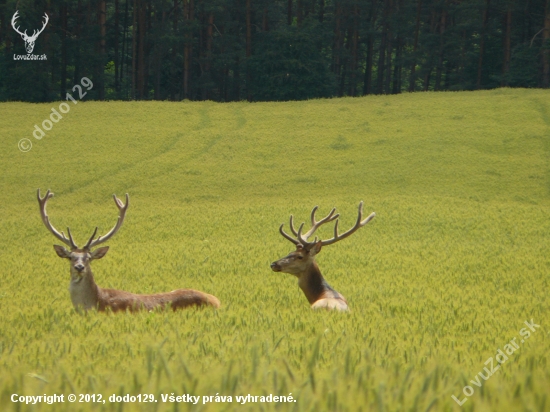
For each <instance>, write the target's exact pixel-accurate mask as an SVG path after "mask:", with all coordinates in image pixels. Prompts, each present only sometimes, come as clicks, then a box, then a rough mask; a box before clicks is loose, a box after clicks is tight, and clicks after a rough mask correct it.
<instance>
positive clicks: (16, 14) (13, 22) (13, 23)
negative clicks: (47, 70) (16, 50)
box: [11, 10, 53, 196]
mask: <svg viewBox="0 0 550 412" xmlns="http://www.w3.org/2000/svg"><path fill="white" fill-rule="evenodd" d="M18 13H19V10H16V11H15V14H14V15H13V17H12V18H11V26H12V27H13V29H14V30H15V31H16V32H17V33H19V34H20V35H21V36H25V37H28V36H27V30H25V32H24V33H21V32H20V31H19V26H18V27H15V20H17V18H18V17H19V16H18ZM52 196H53V193H52Z"/></svg>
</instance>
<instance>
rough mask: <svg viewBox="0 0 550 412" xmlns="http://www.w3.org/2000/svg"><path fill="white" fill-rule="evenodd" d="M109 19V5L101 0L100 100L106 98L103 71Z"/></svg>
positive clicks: (99, 15) (99, 13) (99, 19)
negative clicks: (106, 23)
mask: <svg viewBox="0 0 550 412" xmlns="http://www.w3.org/2000/svg"><path fill="white" fill-rule="evenodd" d="M106 19H107V5H106V1H105V0H100V1H99V12H98V23H99V36H100V37H99V62H98V68H97V72H98V75H99V85H98V98H99V100H105V75H104V73H103V71H104V70H103V67H104V66H105V61H106V51H105V42H106V40H105V36H106V31H107V29H106V26H105V22H106Z"/></svg>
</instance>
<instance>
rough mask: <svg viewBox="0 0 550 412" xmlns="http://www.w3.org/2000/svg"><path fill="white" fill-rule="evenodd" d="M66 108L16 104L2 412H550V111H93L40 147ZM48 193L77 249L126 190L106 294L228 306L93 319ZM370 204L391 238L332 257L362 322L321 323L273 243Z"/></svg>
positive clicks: (340, 104) (8, 106)
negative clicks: (303, 226)
mask: <svg viewBox="0 0 550 412" xmlns="http://www.w3.org/2000/svg"><path fill="white" fill-rule="evenodd" d="M59 103H60V102H58V103H50V104H27V103H2V104H0V133H1V136H2V139H1V143H0V145H1V150H0V172H1V173H0V182H1V186H0V189H1V192H0V193H1V202H0V215H1V220H0V234H1V236H0V250H1V252H0V410H2V411H27V410H28V411H56V412H57V411H351V412H355V411H364V412H366V411H387V412H390V411H411V412H415V411H504V412H506V411H539V412H542V411H550V399H549V395H548V389H549V387H550V359H549V356H550V329H549V325H550V313H549V309H550V305H549V286H550V285H549V283H550V282H549V280H550V275H549V273H550V255H549V252H550V237H549V234H550V218H549V217H550V92H548V91H540V90H511V89H500V90H494V91H484V92H461V93H417V94H404V95H398V96H376V97H365V98H345V99H332V100H312V101H306V102H287V103H256V104H250V103H231V104H217V103H210V102H202V103H194V102H181V103H170V102H155V103H153V102H126V103H124V102H79V103H78V104H77V105H74V104H73V103H70V104H71V106H70V108H71V109H70V112H69V113H67V114H64V115H63V118H62V119H61V120H60V121H59V122H58V123H56V124H54V125H53V128H52V130H50V131H48V132H46V135H45V136H44V137H43V138H42V139H41V140H37V139H35V138H34V137H33V136H32V131H33V128H34V125H35V124H38V125H40V124H41V123H42V121H43V120H45V119H47V118H48V117H49V114H50V113H51V108H56V109H58V106H59ZM23 138H28V139H29V140H31V142H32V144H33V147H32V149H31V150H30V151H29V152H26V153H23V152H21V151H20V150H19V149H18V143H17V142H18V141H19V140H20V139H23ZM37 188H41V189H42V193H44V192H45V190H46V189H51V190H52V191H53V192H54V193H55V197H54V198H52V199H51V200H50V201H49V202H48V213H49V215H50V218H51V221H52V223H53V225H54V226H55V227H57V228H58V229H59V230H65V228H66V227H67V226H69V227H70V228H71V231H72V233H73V235H74V236H75V240H76V241H77V243H80V244H82V243H83V242H85V241H86V240H87V239H88V237H89V236H90V235H91V233H92V231H93V229H94V228H95V226H99V230H100V232H103V233H104V232H106V231H108V230H109V229H110V228H111V227H112V226H113V225H114V224H115V222H116V218H117V213H118V211H117V209H116V207H115V205H114V203H113V200H112V195H113V193H115V194H117V195H118V196H119V197H120V198H123V196H124V194H125V193H129V195H130V207H129V209H128V213H127V215H126V220H125V223H124V225H123V227H122V229H121V230H120V231H119V233H118V234H117V235H116V236H115V237H114V238H113V239H111V240H110V241H109V243H108V246H110V251H109V253H108V254H107V256H106V257H105V258H104V259H102V260H100V261H96V262H93V263H92V269H93V271H94V275H95V278H96V281H97V283H98V284H99V285H100V286H102V287H106V288H116V289H122V290H127V291H131V292H135V293H154V292H163V291H170V290H173V289H177V288H193V289H198V290H202V291H204V292H207V293H211V294H214V295H215V296H217V297H218V298H219V299H220V300H221V302H222V306H221V308H220V309H219V310H214V309H203V310H200V309H199V310H196V309H191V310H185V311H179V312H175V313H174V312H171V311H170V312H151V313H147V312H143V313H139V314H133V315H132V314H129V313H118V314H105V313H97V312H89V313H87V314H85V315H81V314H78V313H77V312H76V311H75V310H74V309H73V307H72V304H71V300H70V297H69V292H68V290H67V288H68V285H69V263H68V262H67V261H66V260H61V259H59V258H58V257H57V255H56V254H55V252H54V250H53V247H52V245H53V244H54V243H59V242H58V241H57V240H56V239H55V238H54V237H53V236H52V235H51V234H50V233H49V232H48V231H47V230H46V228H45V227H44V225H43V224H42V222H41V220H40V215H39V210H38V202H37V200H36V190H37ZM361 200H363V201H364V202H365V208H364V210H365V215H367V214H368V213H370V212H372V211H375V212H376V218H375V219H374V220H373V221H372V222H371V223H369V224H368V225H367V226H365V227H364V228H362V229H360V230H359V231H358V232H356V233H355V234H354V235H353V236H351V237H350V238H348V239H345V240H343V241H341V242H339V243H337V244H336V245H332V246H328V247H326V248H323V250H322V251H321V253H320V254H319V256H318V257H317V262H318V264H319V266H320V268H321V271H322V273H323V274H324V276H325V277H326V279H327V281H328V282H329V283H330V285H331V286H333V287H334V288H335V289H336V290H338V291H339V292H340V293H342V294H343V295H344V296H345V297H346V299H347V300H348V303H349V307H350V309H351V310H350V312H349V313H336V312H328V311H312V310H311V309H310V307H309V304H308V302H307V300H306V298H305V296H304V295H303V293H302V291H301V290H300V289H299V288H298V286H297V281H296V279H295V278H294V277H293V276H291V275H288V274H284V273H275V272H272V271H271V269H270V267H269V264H270V263H271V262H273V261H274V260H277V259H279V258H281V257H283V256H285V255H286V254H287V253H289V252H290V251H292V250H293V245H292V244H291V243H290V242H288V241H287V240H285V239H284V238H283V237H282V236H281V235H280V234H279V232H278V228H279V225H280V224H281V223H283V222H284V223H287V222H288V219H289V216H290V214H293V215H294V217H295V220H296V221H297V222H302V221H307V220H308V219H309V213H310V211H311V209H312V207H313V206H315V205H319V216H321V215H323V214H326V213H328V212H329V211H330V209H331V208H332V207H337V209H338V211H339V212H340V214H341V218H340V227H341V229H342V230H345V229H347V228H348V227H350V226H351V225H352V224H353V223H354V221H355V219H356V216H357V205H358V203H359V202H360V201H361ZM327 226H329V227H325V228H323V229H324V230H323V231H321V235H322V236H324V237H330V236H331V235H332V231H331V229H332V227H331V225H330V224H329V225H327ZM287 227H288V226H287ZM531 320H532V321H533V322H534V323H536V324H537V325H540V327H538V328H536V327H533V329H535V331H531V333H530V337H529V338H528V339H523V338H522V336H523V335H520V331H521V330H522V329H523V330H524V331H525V328H527V326H526V325H525V323H524V322H526V321H529V322H531ZM527 331H529V329H528V328H527ZM513 338H516V340H515V342H516V343H517V346H518V347H517V348H515V349H514V347H513V346H507V347H505V345H507V344H509V342H510V341H511V340H512V339H513ZM520 339H523V340H524V342H521V341H520ZM506 348H508V350H510V351H511V352H510V354H509V355H508V356H507V357H508V359H507V360H506V361H505V362H504V363H502V364H501V365H500V369H499V370H498V371H494V374H493V375H492V376H490V377H489V378H488V379H487V380H484V379H480V378H479V376H480V375H478V373H479V372H482V373H483V374H485V375H487V374H486V373H485V372H484V368H488V369H487V370H489V369H490V368H489V366H487V364H486V361H487V360H488V359H489V358H494V357H495V356H496V355H497V354H498V353H499V352H498V351H499V350H500V351H502V352H503V353H505V351H506ZM510 348H512V349H510ZM500 359H502V356H501V358H500ZM494 365H499V363H498V362H496V360H495V361H494ZM476 377H477V378H476ZM476 379H477V381H479V385H477V384H475V383H472V382H471V381H474V382H476ZM468 386H469V387H470V388H471V390H472V391H473V393H472V392H470V389H468V388H467V387H468ZM465 387H466V389H464V391H463V388H465ZM465 393H466V394H468V395H470V396H466V395H465ZM14 394H15V395H16V399H19V397H20V396H31V395H32V396H38V395H53V394H58V395H59V394H64V396H65V402H64V403H57V404H52V405H50V404H47V403H38V404H35V405H25V404H24V403H23V404H22V403H20V402H12V399H13V396H14ZM69 394H76V395H77V397H78V398H77V402H75V403H69V402H67V396H68V395H69ZM81 394H82V395H84V394H88V395H90V397H89V398H88V399H89V400H92V398H91V395H95V397H96V398H95V399H96V400H97V399H98V398H99V397H101V399H102V400H101V401H100V402H95V403H94V402H87V403H86V402H82V403H81V402H79V399H82V397H80V395H81ZM126 394H129V395H131V396H138V395H140V394H142V399H143V395H147V399H148V400H150V399H152V397H150V395H153V396H154V399H155V400H157V402H137V401H136V402H134V403H116V402H110V401H109V398H110V397H111V396H113V395H115V396H124V395H126ZM186 394H187V395H193V396H200V400H199V402H198V403H197V404H193V403H189V402H179V403H178V402H169V401H167V402H163V399H162V396H163V395H164V396H170V395H174V396H182V395H186ZM248 394H250V395H253V396H258V402H247V403H244V404H243V402H238V401H237V396H246V395H248ZM270 394H271V395H273V396H286V397H288V396H289V395H290V396H292V399H293V400H295V402H259V400H260V398H259V397H260V396H268V395H270ZM99 395H101V396H99ZM206 396H211V398H203V397H206ZM216 396H218V398H216ZM452 396H455V397H456V398H457V400H458V401H463V400H464V399H467V400H466V401H465V402H464V404H463V405H462V406H459V405H458V403H457V402H456V401H455V400H453V398H452ZM222 397H224V398H222ZM21 399H23V398H21ZM136 399H137V398H136ZM205 399H208V400H209V402H207V403H204V400H205ZM216 399H217V400H218V401H219V402H216ZM103 400H105V403H103ZM222 400H223V402H222ZM229 400H232V402H229Z"/></svg>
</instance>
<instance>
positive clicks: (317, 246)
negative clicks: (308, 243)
mask: <svg viewBox="0 0 550 412" xmlns="http://www.w3.org/2000/svg"><path fill="white" fill-rule="evenodd" d="M322 245H323V244H322V243H321V241H318V242H317V243H315V245H314V246H313V247H312V248H311V250H310V251H309V254H310V255H311V256H315V255H316V254H317V253H319V252H320V251H321V246H322Z"/></svg>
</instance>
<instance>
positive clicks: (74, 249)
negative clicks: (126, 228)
mask: <svg viewBox="0 0 550 412" xmlns="http://www.w3.org/2000/svg"><path fill="white" fill-rule="evenodd" d="M37 197H38V204H39V207H40V216H41V217H42V222H44V225H45V226H46V228H48V230H49V231H50V232H51V233H52V234H53V235H54V236H55V237H56V238H57V239H59V240H60V241H62V242H63V243H65V244H66V245H67V246H69V247H70V250H67V249H66V248H64V247H63V246H60V245H54V246H53V247H54V249H55V252H56V253H57V255H58V256H59V257H60V258H65V259H69V260H70V261H71V278H72V280H73V281H80V280H82V279H83V278H84V277H85V276H86V275H88V274H91V270H90V262H91V261H92V260H94V259H101V258H102V257H103V256H105V255H106V254H107V251H108V250H109V247H108V246H105V247H102V248H99V249H96V250H94V251H92V248H94V247H96V246H98V245H100V244H101V243H103V242H106V241H107V240H109V239H110V238H111V237H113V236H114V235H115V233H116V232H118V230H119V229H120V227H121V226H122V223H123V222H124V217H125V216H126V210H127V209H128V205H129V204H130V199H129V197H128V194H126V204H123V203H122V201H121V200H120V199H118V198H117V197H116V196H115V195H113V198H114V200H115V204H116V206H117V208H118V210H119V212H120V214H119V217H118V221H117V223H116V225H115V226H114V227H113V228H112V229H111V230H110V231H109V232H107V234H105V235H104V236H98V237H97V238H95V237H96V234H97V227H96V228H95V230H94V233H93V234H92V236H91V237H90V239H89V240H88V242H87V243H86V244H85V245H84V247H82V248H79V247H78V246H77V245H76V243H75V242H74V240H73V237H72V235H71V230H70V229H69V228H67V234H68V235H69V237H68V238H67V237H66V236H65V233H63V232H59V231H58V230H57V229H56V228H54V227H53V226H52V224H51V223H50V218H49V217H48V214H47V213H46V203H47V201H48V199H50V198H51V197H53V193H51V192H50V191H49V190H48V191H47V192H46V195H45V196H44V197H40V189H38V192H37Z"/></svg>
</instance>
